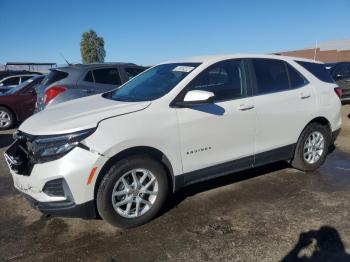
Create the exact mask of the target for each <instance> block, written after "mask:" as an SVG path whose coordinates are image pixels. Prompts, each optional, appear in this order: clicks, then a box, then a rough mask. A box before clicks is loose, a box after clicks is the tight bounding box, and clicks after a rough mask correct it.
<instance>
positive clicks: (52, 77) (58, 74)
mask: <svg viewBox="0 0 350 262" xmlns="http://www.w3.org/2000/svg"><path fill="white" fill-rule="evenodd" d="M67 76H68V73H66V72H62V71H59V70H51V71H50V73H49V74H48V75H47V76H46V77H45V78H44V80H43V81H42V85H43V86H48V85H51V84H52V83H54V82H57V81H60V80H62V79H64V78H66V77H67Z"/></svg>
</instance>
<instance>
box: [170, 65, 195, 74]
mask: <svg viewBox="0 0 350 262" xmlns="http://www.w3.org/2000/svg"><path fill="white" fill-rule="evenodd" d="M193 69H194V67H193V66H177V67H175V68H174V69H173V71H175V72H184V73H189V72H191V71H192V70H193Z"/></svg>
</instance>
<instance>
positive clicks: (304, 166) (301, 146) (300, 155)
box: [291, 123, 332, 171]
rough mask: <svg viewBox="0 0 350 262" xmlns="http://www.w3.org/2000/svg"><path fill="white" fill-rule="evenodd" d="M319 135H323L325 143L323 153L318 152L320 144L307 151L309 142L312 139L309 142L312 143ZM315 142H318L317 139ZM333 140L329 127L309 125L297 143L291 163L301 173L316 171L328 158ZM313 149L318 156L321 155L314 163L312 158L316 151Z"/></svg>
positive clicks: (316, 124)
mask: <svg viewBox="0 0 350 262" xmlns="http://www.w3.org/2000/svg"><path fill="white" fill-rule="evenodd" d="M318 134H321V135H322V137H323V141H324V144H323V150H322V153H321V151H320V150H317V148H319V146H317V144H318V143H320V142H318V143H316V145H314V146H309V147H308V149H305V146H306V142H307V140H308V139H309V138H310V140H308V142H312V141H313V138H315V137H317V135H318ZM311 135H313V138H311ZM315 140H316V141H317V139H316V138H315ZM331 140H332V135H331V132H330V130H329V128H328V127H327V126H325V125H321V124H318V123H311V124H309V125H308V126H307V127H306V128H305V129H304V131H303V132H302V134H301V135H300V137H299V140H298V142H297V145H296V148H295V152H294V158H293V160H292V162H291V164H292V166H293V167H294V168H296V169H299V170H301V171H314V170H316V169H317V168H319V167H320V166H321V165H322V164H323V163H324V161H325V160H326V156H327V154H328V149H329V146H330V143H331ZM310 144H312V143H308V145H310ZM310 147H311V148H310ZM312 147H314V148H315V150H316V152H317V154H316V155H319V157H318V159H317V157H315V159H313V161H312V158H313V156H312V154H313V151H315V150H313V149H312ZM310 151H311V153H310Z"/></svg>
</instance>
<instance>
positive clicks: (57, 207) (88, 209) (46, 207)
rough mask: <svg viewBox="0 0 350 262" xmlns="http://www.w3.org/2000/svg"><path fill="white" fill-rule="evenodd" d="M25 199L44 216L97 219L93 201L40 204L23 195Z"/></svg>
mask: <svg viewBox="0 0 350 262" xmlns="http://www.w3.org/2000/svg"><path fill="white" fill-rule="evenodd" d="M22 195H23V197H24V198H25V199H26V200H27V201H28V202H29V203H30V205H31V206H32V207H33V208H35V209H37V210H39V211H40V212H41V213H43V214H47V215H52V216H59V217H79V218H85V219H92V218H96V217H97V216H96V207H95V202H94V201H93V200H91V201H88V202H85V203H82V204H79V205H77V204H75V203H74V202H71V201H67V200H65V201H56V202H39V201H37V200H35V199H34V198H32V197H31V196H29V195H27V194H24V193H22Z"/></svg>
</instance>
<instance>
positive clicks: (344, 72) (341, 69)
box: [326, 62, 350, 104]
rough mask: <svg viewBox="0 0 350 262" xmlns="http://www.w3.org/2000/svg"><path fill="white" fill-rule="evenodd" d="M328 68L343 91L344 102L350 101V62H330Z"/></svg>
mask: <svg viewBox="0 0 350 262" xmlns="http://www.w3.org/2000/svg"><path fill="white" fill-rule="evenodd" d="M326 68H327V69H328V71H329V73H330V74H331V76H332V77H333V79H334V81H335V82H336V83H337V84H338V86H339V87H340V88H341V89H342V91H343V92H342V97H341V101H342V103H343V104H347V103H350V62H338V63H328V64H326Z"/></svg>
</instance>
